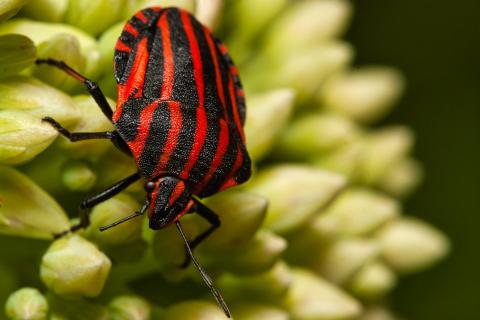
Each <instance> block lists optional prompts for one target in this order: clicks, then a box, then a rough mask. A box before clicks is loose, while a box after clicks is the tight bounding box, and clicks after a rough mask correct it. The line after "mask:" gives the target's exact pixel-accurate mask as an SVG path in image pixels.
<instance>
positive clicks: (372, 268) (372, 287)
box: [349, 262, 397, 299]
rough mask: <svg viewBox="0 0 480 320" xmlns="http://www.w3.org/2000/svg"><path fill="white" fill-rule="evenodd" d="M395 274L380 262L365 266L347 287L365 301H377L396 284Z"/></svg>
mask: <svg viewBox="0 0 480 320" xmlns="http://www.w3.org/2000/svg"><path fill="white" fill-rule="evenodd" d="M396 280H397V278H396V276H395V273H394V272H393V271H392V270H391V269H390V268H389V267H387V266H386V265H385V264H383V263H381V262H372V263H369V264H367V265H365V266H364V267H363V268H362V269H361V270H360V271H359V272H358V273H357V274H356V275H355V277H354V278H353V280H352V281H351V283H350V285H349V287H350V288H351V290H352V291H353V292H354V293H355V294H356V295H357V296H360V297H362V298H365V299H378V298H380V297H382V296H384V295H385V294H387V293H388V292H389V291H390V290H391V289H392V288H393V287H394V286H395V284H396Z"/></svg>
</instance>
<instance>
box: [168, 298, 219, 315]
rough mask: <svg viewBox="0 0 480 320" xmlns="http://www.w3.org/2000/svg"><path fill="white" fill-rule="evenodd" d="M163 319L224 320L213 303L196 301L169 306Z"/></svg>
mask: <svg viewBox="0 0 480 320" xmlns="http://www.w3.org/2000/svg"><path fill="white" fill-rule="evenodd" d="M163 319H165V320H166V319H168V320H225V314H224V313H223V311H222V310H221V309H220V308H219V307H218V306H217V305H215V304H214V303H211V302H206V301H201V300H196V301H193V300H192V301H185V302H181V303H177V304H174V305H172V306H170V307H169V308H168V309H167V310H166V312H165V314H164V317H163Z"/></svg>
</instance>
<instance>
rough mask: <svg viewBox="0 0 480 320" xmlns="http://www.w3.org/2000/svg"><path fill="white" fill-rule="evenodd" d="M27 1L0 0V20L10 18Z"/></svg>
mask: <svg viewBox="0 0 480 320" xmlns="http://www.w3.org/2000/svg"><path fill="white" fill-rule="evenodd" d="M25 3H27V0H3V1H1V2H0V22H3V21H5V20H8V19H10V18H11V17H13V16H14V15H16V14H17V12H18V11H19V10H20V9H21V8H22V7H23V6H24V5H25Z"/></svg>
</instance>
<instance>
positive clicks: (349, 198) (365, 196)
mask: <svg viewBox="0 0 480 320" xmlns="http://www.w3.org/2000/svg"><path fill="white" fill-rule="evenodd" d="M399 215H400V205H399V203H398V202H397V201H396V200H394V199H392V198H390V197H388V196H385V195H383V194H381V193H378V192H375V191H372V190H368V189H361V188H354V189H350V190H347V191H345V192H343V193H342V194H341V195H340V196H339V197H338V198H336V199H335V201H334V202H333V203H332V204H331V205H330V206H329V207H328V208H327V210H325V211H324V212H323V213H322V215H321V217H320V218H319V219H318V221H319V223H321V224H325V226H326V227H325V228H327V226H328V227H329V228H334V229H336V230H337V232H336V233H337V234H340V235H347V236H349V235H352V236H355V235H364V234H368V233H370V232H372V231H374V230H375V229H377V228H378V227H379V226H381V225H383V224H384V223H386V222H387V221H390V220H392V219H394V218H395V217H397V216H399Z"/></svg>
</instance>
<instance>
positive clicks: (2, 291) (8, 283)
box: [0, 237, 21, 301]
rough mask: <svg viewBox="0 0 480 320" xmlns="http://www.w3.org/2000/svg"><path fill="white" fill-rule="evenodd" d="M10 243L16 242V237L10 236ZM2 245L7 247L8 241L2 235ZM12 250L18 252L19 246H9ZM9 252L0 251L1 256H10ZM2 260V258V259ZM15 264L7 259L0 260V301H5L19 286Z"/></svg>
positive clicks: (18, 276)
mask: <svg viewBox="0 0 480 320" xmlns="http://www.w3.org/2000/svg"><path fill="white" fill-rule="evenodd" d="M10 238H11V239H10V240H11V241H12V243H15V244H18V240H19V239H18V238H14V237H10ZM1 241H2V247H7V246H8V245H9V244H10V243H8V242H7V241H5V239H4V238H3V237H2V240H1ZM9 251H13V252H19V251H20V248H19V246H15V247H14V248H11V250H9ZM10 253H11V252H8V251H7V252H5V251H2V256H7V255H8V256H9V258H12V255H11V254H10ZM2 260H4V259H2ZM17 271H18V270H17V265H16V264H15V263H9V262H7V261H2V262H0V279H2V285H1V286H0V301H6V300H7V298H8V296H9V295H10V294H11V293H12V292H13V291H15V290H16V289H17V288H18V287H20V279H19V278H20V277H21V276H20V275H19V274H18V273H17Z"/></svg>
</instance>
